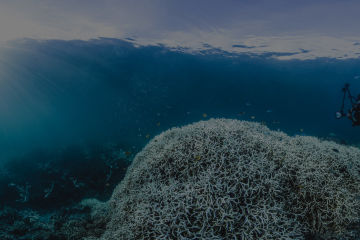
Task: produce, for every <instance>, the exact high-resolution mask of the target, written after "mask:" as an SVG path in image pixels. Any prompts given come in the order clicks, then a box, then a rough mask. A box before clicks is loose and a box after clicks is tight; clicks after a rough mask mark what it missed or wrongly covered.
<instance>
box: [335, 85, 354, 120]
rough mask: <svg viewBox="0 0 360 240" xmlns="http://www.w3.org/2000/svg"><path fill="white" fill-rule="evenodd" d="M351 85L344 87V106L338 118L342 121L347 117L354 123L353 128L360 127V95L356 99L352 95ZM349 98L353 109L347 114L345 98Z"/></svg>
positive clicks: (337, 113)
mask: <svg viewBox="0 0 360 240" xmlns="http://www.w3.org/2000/svg"><path fill="white" fill-rule="evenodd" d="M349 87H350V84H348V83H346V84H345V86H344V87H343V89H342V91H343V92H344V96H343V99H342V105H341V109H340V111H338V112H336V118H337V119H340V118H342V117H345V116H346V117H347V118H348V119H350V120H351V121H352V126H353V127H355V126H360V94H359V95H358V96H357V98H355V97H354V96H352V95H351V93H350V90H349ZM346 95H347V97H348V98H349V100H350V103H351V109H349V110H348V112H347V114H345V112H344V105H345V98H346Z"/></svg>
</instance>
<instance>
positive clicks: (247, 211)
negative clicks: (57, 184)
mask: <svg viewBox="0 0 360 240" xmlns="http://www.w3.org/2000/svg"><path fill="white" fill-rule="evenodd" d="M359 173H360V150H359V149H358V148H355V147H349V146H344V145H339V144H336V143H334V142H330V141H321V140H319V139H317V138H314V137H309V136H295V137H290V136H288V135H286V134H284V133H282V132H279V131H271V130H269V129H268V128H267V127H266V126H263V125H260V124H258V123H251V122H246V121H238V120H229V119H211V120H208V121H201V122H197V123H194V124H191V125H187V126H184V127H181V128H173V129H170V130H168V131H165V132H163V133H162V134H160V135H158V136H156V137H155V138H154V139H152V140H151V141H150V142H149V143H148V145H147V146H146V147H145V148H144V149H143V150H142V151H141V152H139V153H138V154H137V155H136V157H135V159H134V161H133V163H132V164H131V166H130V167H129V169H128V171H127V174H126V176H125V178H124V180H123V181H122V182H121V183H120V184H119V185H118V186H117V188H116V189H115V191H114V193H113V196H112V198H111V199H110V201H108V203H107V204H108V208H109V209H111V210H110V211H109V212H110V213H111V214H110V216H108V219H110V221H109V223H108V224H107V229H106V231H105V232H104V234H103V235H102V237H101V238H100V239H101V240H115V239H359V235H358V234H359V233H358V227H359V226H358V223H359V213H360V198H359V194H360V191H359V190H360V174H359Z"/></svg>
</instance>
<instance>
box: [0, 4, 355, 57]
mask: <svg viewBox="0 0 360 240" xmlns="http://www.w3.org/2000/svg"><path fill="white" fill-rule="evenodd" d="M135 2H136V3H135ZM359 9H360V1H355V0H342V1H340V0H326V1H325V0H317V1H316V0H315V1H308V0H302V1H289V0H286V1H285V0H274V1H265V0H260V1H254V0H253V1H249V0H240V1H239V0H237V1H235V0H226V1H215V0H197V1H193V0H192V1H191V0H183V1H174V0H151V1H149V0H137V1H133V0H120V1H119V0H103V1H97V0H96V1H95V0H86V1H85V0H80V1H70V0H62V1H50V0H27V1H20V0H2V1H0V42H6V41H9V40H14V39H21V38H34V39H63V40H71V39H82V40H87V39H92V38H98V37H113V38H122V39H124V38H128V39H129V40H135V41H136V43H138V44H139V45H156V44H163V45H165V46H169V47H185V48H189V49H190V51H197V50H203V49H208V48H219V49H222V50H225V51H229V52H238V53H249V52H250V53H271V52H276V53H283V54H282V55H281V56H275V57H276V58H279V59H284V60H285V59H292V58H296V59H313V58H317V57H329V58H338V59H343V58H358V57H359V56H360V30H359V27H358V23H359V22H360V14H359Z"/></svg>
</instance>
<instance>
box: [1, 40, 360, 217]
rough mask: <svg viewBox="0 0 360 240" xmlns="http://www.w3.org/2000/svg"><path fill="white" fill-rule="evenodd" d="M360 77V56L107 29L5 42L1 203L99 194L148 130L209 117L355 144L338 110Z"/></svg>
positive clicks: (50, 202) (64, 202)
mask: <svg viewBox="0 0 360 240" xmlns="http://www.w3.org/2000/svg"><path fill="white" fill-rule="evenodd" d="M359 76H360V60H358V59H356V60H355V59H354V60H336V59H327V58H319V59H315V60H276V59H275V58H273V57H272V56H271V55H269V54H267V55H255V54H252V55H236V54H231V53H226V52H219V51H216V50H213V51H211V50H209V51H203V52H198V53H185V52H182V51H180V49H177V50H176V49H175V50H174V49H168V48H166V47H165V46H162V45H159V46H137V45H134V44H133V43H132V41H125V40H121V39H108V38H100V39H94V40H89V41H80V40H79V41H75V40H74V41H62V40H48V41H37V40H31V39H25V40H21V41H15V42H12V43H11V44H10V45H8V46H6V47H2V48H1V50H0V166H1V169H2V171H1V172H0V173H1V177H0V207H4V206H11V207H14V208H17V209H24V208H31V209H40V210H42V211H47V210H50V209H59V208H60V207H63V206H69V205H71V204H74V203H76V202H78V201H80V200H81V199H83V198H85V197H98V198H100V199H103V200H106V199H108V198H109V196H110V195H111V193H112V190H113V188H114V187H115V186H116V184H117V183H118V182H119V181H121V179H122V177H123V176H124V174H125V171H126V167H127V166H128V165H129V164H130V162H131V159H132V158H133V156H134V155H135V154H136V153H137V152H138V151H140V150H141V149H142V147H143V146H144V145H145V144H146V143H147V142H148V141H149V140H150V139H151V138H152V137H154V136H155V135H157V134H159V133H160V132H162V131H164V130H166V129H169V128H171V127H175V126H183V125H186V124H188V123H192V122H196V121H199V120H205V119H209V118H219V117H226V118H233V119H241V120H248V121H256V122H262V123H263V124H265V125H267V126H268V127H269V128H270V129H275V130H276V129H279V130H281V131H284V132H286V133H287V134H289V135H310V136H317V137H319V138H323V139H331V140H334V141H337V142H340V143H342V144H348V145H356V146H359V145H360V127H357V128H356V127H352V126H351V122H350V121H349V120H348V119H346V118H343V119H340V120H338V119H336V118H335V112H336V111H338V110H339V109H340V107H341V101H342V94H343V93H342V91H341V89H342V87H343V86H344V84H345V83H349V84H350V90H351V91H352V93H353V95H357V94H360V77H359ZM349 107H350V106H349V104H348V103H347V105H346V108H349ZM104 159H110V160H107V161H105V160H104ZM119 160H121V161H119Z"/></svg>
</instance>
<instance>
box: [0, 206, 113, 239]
mask: <svg viewBox="0 0 360 240" xmlns="http://www.w3.org/2000/svg"><path fill="white" fill-rule="evenodd" d="M90 209H91V211H90ZM107 217H108V211H107V206H106V204H104V203H101V202H99V201H96V200H85V201H83V202H81V203H80V204H77V205H75V206H72V207H66V208H62V209H59V210H57V211H52V212H51V213H46V214H44V213H40V212H38V211H35V210H30V209H26V210H18V209H14V208H10V207H6V208H4V209H2V210H0V239H2V240H28V239H32V240H46V239H52V240H65V239H66V240H79V239H84V240H85V239H86V240H91V239H98V238H99V237H100V236H101V235H102V233H103V232H104V229H105V225H106V223H107V222H108V218H107Z"/></svg>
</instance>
